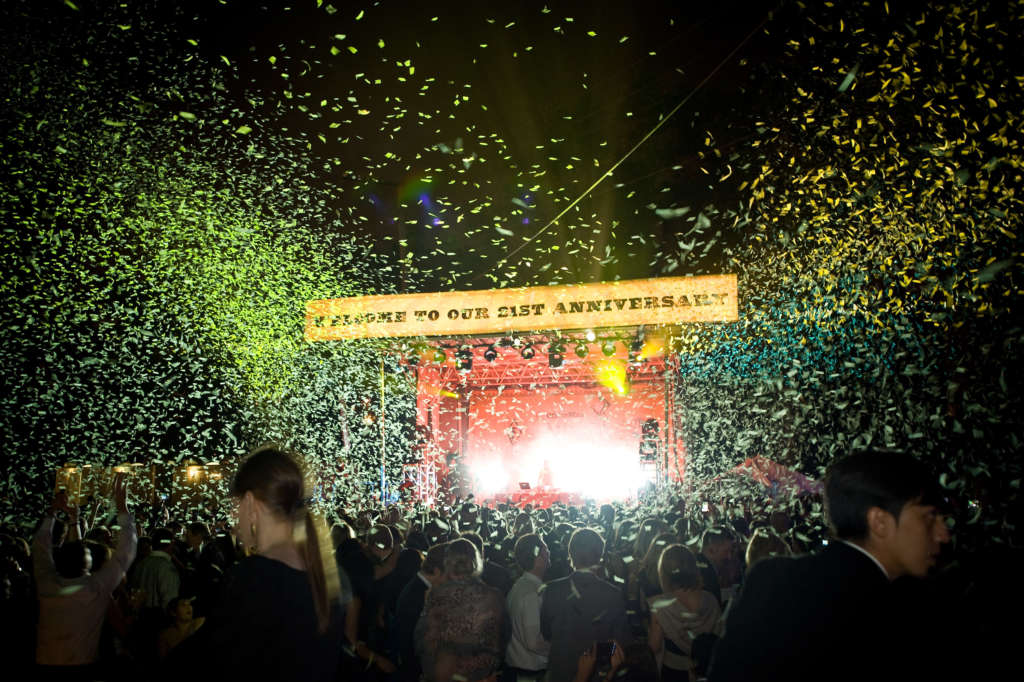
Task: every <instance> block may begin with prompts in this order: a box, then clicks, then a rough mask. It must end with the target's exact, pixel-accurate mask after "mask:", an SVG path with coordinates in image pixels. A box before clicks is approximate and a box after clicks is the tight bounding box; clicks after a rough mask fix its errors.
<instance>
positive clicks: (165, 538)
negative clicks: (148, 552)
mask: <svg viewBox="0 0 1024 682" xmlns="http://www.w3.org/2000/svg"><path fill="white" fill-rule="evenodd" d="M150 540H151V541H152V543H153V549H157V550H160V551H164V550H166V549H168V548H169V547H170V546H171V544H173V543H174V531H173V530H171V529H170V528H157V529H156V530H154V531H153V533H152V535H150Z"/></svg>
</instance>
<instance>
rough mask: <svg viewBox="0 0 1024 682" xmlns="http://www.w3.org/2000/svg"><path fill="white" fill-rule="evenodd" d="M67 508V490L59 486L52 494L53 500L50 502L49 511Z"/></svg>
mask: <svg viewBox="0 0 1024 682" xmlns="http://www.w3.org/2000/svg"><path fill="white" fill-rule="evenodd" d="M67 510H68V491H67V490H64V489H63V488H61V489H60V490H58V491H57V494H56V495H54V496H53V502H51V503H50V511H51V512H55V511H64V512H66V511H67Z"/></svg>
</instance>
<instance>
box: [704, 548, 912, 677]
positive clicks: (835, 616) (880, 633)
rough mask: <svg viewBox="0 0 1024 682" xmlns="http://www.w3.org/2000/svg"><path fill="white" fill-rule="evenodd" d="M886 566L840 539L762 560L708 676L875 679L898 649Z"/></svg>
mask: <svg viewBox="0 0 1024 682" xmlns="http://www.w3.org/2000/svg"><path fill="white" fill-rule="evenodd" d="M890 596H891V595H890V585H889V580H888V578H887V577H886V576H885V574H884V573H883V572H882V570H881V569H880V568H879V567H878V566H877V565H876V564H875V563H874V562H873V561H872V560H871V559H870V558H869V557H867V556H865V555H864V554H863V553H862V552H860V551H859V550H857V549H855V548H853V547H850V546H849V545H847V544H845V543H843V542H840V541H834V542H833V543H832V544H830V545H829V546H828V547H827V548H825V549H824V550H823V551H821V552H819V553H817V554H812V555H809V556H803V557H798V558H789V557H786V558H772V559H765V560H763V561H761V562H758V563H757V564H756V565H755V566H754V567H753V569H752V570H751V572H750V575H749V576H748V578H747V581H746V584H745V585H744V587H743V591H742V592H741V593H740V595H739V597H737V599H736V603H735V604H733V606H732V608H731V610H730V613H729V617H728V620H727V621H726V623H725V627H726V632H725V636H724V637H723V638H722V640H721V641H720V642H718V645H717V646H716V648H715V653H714V657H713V659H712V663H711V669H710V671H709V675H708V679H709V681H710V682H731V681H732V680H737V681H738V680H744V681H745V682H755V681H757V680H786V681H788V682H793V681H798V680H822V679H835V680H877V679H885V678H886V677H887V672H886V671H887V669H886V667H885V666H886V662H887V659H888V656H889V655H891V654H894V653H897V652H895V651H890V649H889V647H892V646H893V645H894V643H895V642H894V636H895V632H894V631H893V629H892V628H891V624H892V623H893V622H894V615H895V614H891V613H890V608H889V604H890V603H891V601H890Z"/></svg>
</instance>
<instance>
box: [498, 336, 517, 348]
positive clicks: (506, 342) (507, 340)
mask: <svg viewBox="0 0 1024 682" xmlns="http://www.w3.org/2000/svg"><path fill="white" fill-rule="evenodd" d="M498 345H499V346H501V347H502V348H511V347H512V346H514V345H518V344H516V342H515V341H514V340H512V339H510V338H509V337H507V336H506V337H504V338H502V339H501V340H500V341H498Z"/></svg>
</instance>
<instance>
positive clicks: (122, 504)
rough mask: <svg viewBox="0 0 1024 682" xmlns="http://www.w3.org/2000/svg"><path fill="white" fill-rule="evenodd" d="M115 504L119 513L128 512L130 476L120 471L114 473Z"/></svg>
mask: <svg viewBox="0 0 1024 682" xmlns="http://www.w3.org/2000/svg"><path fill="white" fill-rule="evenodd" d="M114 506H115V507H117V513H118V514H127V513H128V477H127V476H126V475H125V474H123V473H120V472H119V473H116V474H114Z"/></svg>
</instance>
